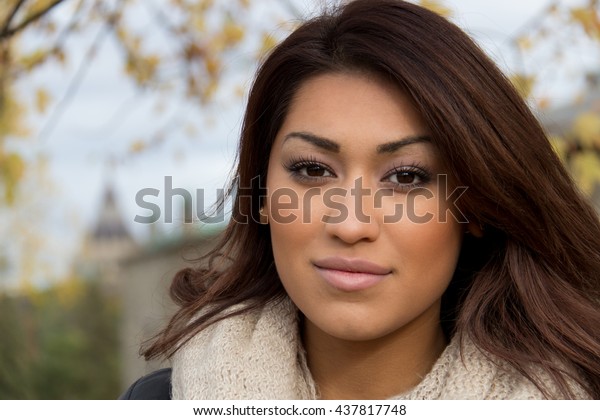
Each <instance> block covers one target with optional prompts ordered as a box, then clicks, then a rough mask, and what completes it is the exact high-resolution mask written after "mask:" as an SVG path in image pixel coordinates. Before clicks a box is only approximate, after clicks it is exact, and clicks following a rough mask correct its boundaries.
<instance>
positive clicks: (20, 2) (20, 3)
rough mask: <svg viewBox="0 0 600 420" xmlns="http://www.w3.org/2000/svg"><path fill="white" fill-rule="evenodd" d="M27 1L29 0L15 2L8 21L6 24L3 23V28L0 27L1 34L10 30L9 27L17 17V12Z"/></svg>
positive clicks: (7, 18)
mask: <svg viewBox="0 0 600 420" xmlns="http://www.w3.org/2000/svg"><path fill="white" fill-rule="evenodd" d="M25 1H27V0H18V1H17V4H15V6H14V7H13V9H12V10H11V11H10V13H9V14H8V16H7V17H6V21H4V25H2V29H0V34H1V33H4V32H6V31H7V30H8V28H9V27H10V24H11V23H12V20H13V19H14V18H15V15H16V14H17V12H18V11H19V9H20V8H21V6H23V4H25Z"/></svg>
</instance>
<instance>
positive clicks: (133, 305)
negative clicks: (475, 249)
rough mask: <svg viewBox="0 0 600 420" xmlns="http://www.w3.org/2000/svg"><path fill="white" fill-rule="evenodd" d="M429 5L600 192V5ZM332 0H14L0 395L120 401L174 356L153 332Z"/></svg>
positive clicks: (547, 0) (2, 169) (1, 12)
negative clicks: (248, 141) (273, 83)
mask: <svg viewBox="0 0 600 420" xmlns="http://www.w3.org/2000/svg"><path fill="white" fill-rule="evenodd" d="M415 2H416V3H420V4H422V5H424V6H425V7H428V8H431V9H433V10H435V11H436V12H438V13H440V14H443V15H445V16H448V17H449V18H450V19H452V20H453V21H454V22H455V23H457V24H458V25H459V26H461V27H462V28H463V29H465V30H466V31H467V32H468V33H469V34H470V35H471V36H472V37H473V38H474V39H475V40H476V41H477V42H478V43H479V44H480V45H481V46H482V47H483V48H484V49H485V50H486V52H488V53H489V54H490V55H491V56H492V58H493V59H494V60H495V61H496V62H497V63H498V65H499V66H500V67H501V68H502V69H503V70H504V71H505V72H506V74H507V75H508V76H509V77H510V78H511V80H512V81H513V83H515V85H516V86H517V87H518V89H519V90H520V92H521V94H522V95H523V96H524V97H525V98H526V99H527V101H528V102H529V104H530V105H531V107H532V109H533V110H534V111H535V113H536V114H537V115H539V118H540V119H541V121H542V123H543V124H544V126H545V127H546V129H547V131H548V133H549V135H550V137H551V139H552V142H553V144H554V146H555V148H556V151H557V153H558V154H559V155H560V156H561V158H562V159H563V160H564V162H565V164H566V165H567V166H568V168H569V169H570V170H571V173H572V175H573V177H574V178H575V179H576V181H577V182H578V184H579V185H580V187H581V189H582V190H583V191H584V192H585V193H586V194H588V195H589V196H590V197H591V198H592V200H594V202H595V203H597V204H598V203H600V188H599V187H598V181H600V1H598V0H579V1H577V0H564V1H560V0H556V1H551V0H529V1H527V2H524V1H517V0H504V1H502V2H482V1H477V0H445V1H433V0H422V1H415ZM329 3H331V2H326V1H319V0H143V1H142V0H138V1H135V0H102V1H101V0H2V2H1V3H0V238H1V240H0V337H1V338H0V398H2V399H112V398H116V397H117V396H118V395H119V394H120V393H121V392H122V391H123V390H124V389H125V388H126V387H127V386H128V385H129V384H130V383H131V382H132V381H134V380H135V379H137V378H138V377H139V376H140V375H143V374H144V373H145V372H149V371H151V370H153V369H155V368H157V367H159V366H161V365H160V363H156V362H155V363H146V362H144V361H143V360H142V359H140V358H139V357H138V350H139V346H140V344H141V342H142V341H143V340H144V339H147V338H149V337H150V336H151V335H152V334H153V333H155V332H156V331H157V330H158V329H159V328H160V327H161V326H163V325H164V323H165V322H166V321H167V320H168V318H169V315H170V314H171V313H172V311H173V306H172V305H171V303H170V302H169V299H168V298H167V292H166V290H167V288H168V284H169V282H170V279H171V278H172V276H173V274H174V273H175V272H176V271H178V270H179V269H181V268H183V267H185V266H186V265H189V264H192V262H191V260H192V259H193V258H194V257H197V256H198V255H199V254H201V253H203V252H205V251H206V250H208V249H210V247H211V245H212V244H213V243H214V239H215V237H216V235H218V234H219V232H220V231H221V230H222V229H223V226H224V224H225V223H226V222H227V217H228V215H227V209H226V208H225V209H224V211H217V212H216V213H210V209H211V205H212V204H213V203H214V202H215V200H216V199H217V198H218V196H219V195H220V194H221V193H222V188H223V187H224V185H225V184H226V181H227V177H228V174H229V172H230V170H231V168H232V165H233V164H234V161H235V150H236V146H237V138H238V134H239V130H240V123H241V119H242V114H243V109H244V104H245V95H246V92H247V90H248V88H249V86H250V84H251V81H252V76H253V73H254V71H255V69H256V66H257V64H258V63H259V60H260V58H261V57H262V56H263V55H264V54H265V53H266V52H267V51H268V50H269V49H270V48H272V46H273V45H274V44H275V43H276V42H277V41H279V40H281V39H282V38H283V37H284V36H285V35H286V34H288V33H289V32H290V31H291V30H292V29H293V28H294V27H295V25H297V23H298V22H299V21H300V20H301V19H304V18H307V17H310V16H312V15H314V14H315V13H318V12H319V11H320V10H322V9H323V7H326V5H327V4H329ZM207 215H211V219H206V216H207ZM200 219H202V220H200Z"/></svg>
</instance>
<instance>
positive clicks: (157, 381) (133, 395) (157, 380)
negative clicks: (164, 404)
mask: <svg viewBox="0 0 600 420" xmlns="http://www.w3.org/2000/svg"><path fill="white" fill-rule="evenodd" d="M119 399H120V400H170V399H171V368H165V369H160V370H157V371H154V372H152V373H149V374H148V375H146V376H143V377H141V378H140V379H138V380H137V381H135V382H134V383H133V384H132V385H131V386H130V387H129V388H128V389H127V391H125V392H124V393H123V394H122V395H121V396H120V397H119Z"/></svg>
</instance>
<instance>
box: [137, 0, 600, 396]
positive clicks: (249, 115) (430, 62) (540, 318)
mask: <svg viewBox="0 0 600 420" xmlns="http://www.w3.org/2000/svg"><path fill="white" fill-rule="evenodd" d="M238 157H239V164H238V167H237V171H236V173H235V175H236V177H235V183H233V185H232V188H231V191H232V194H233V197H234V205H233V215H232V220H231V223H230V224H229V227H228V229H227V230H226V232H225V234H224V237H223V239H222V241H221V242H220V243H219V244H218V246H217V247H216V249H215V250H214V251H213V252H212V254H210V255H209V256H208V260H207V262H208V268H202V269H195V270H194V269H185V270H182V271H181V272H179V273H178V274H177V276H176V277H175V279H174V281H173V284H172V287H171V294H172V297H173V298H174V299H175V300H176V301H177V302H178V303H179V305H180V306H181V308H180V310H179V311H178V312H177V314H176V315H175V316H174V317H173V319H172V320H171V322H170V323H169V325H168V326H167V328H166V329H165V330H164V331H163V332H162V333H161V334H160V335H159V336H157V337H156V339H155V340H154V341H153V342H152V343H151V345H150V346H149V347H147V348H146V349H145V351H144V352H143V354H144V356H145V357H146V358H155V357H159V356H163V357H168V358H170V359H171V361H172V364H173V373H172V379H171V382H172V396H173V397H174V398H206V399H246V398H247V399H260V398H266V399H278V398H285V399H294V398H327V399H350V398H357V399H370V398H376V399H383V398H395V397H396V398H477V399H484V398H590V397H591V398H600V356H599V355H600V334H599V325H600V310H599V302H600V296H599V295H600V284H599V278H600V226H599V223H598V218H597V215H596V213H595V212H594V210H593V209H592V207H591V206H590V205H589V204H588V203H586V201H585V200H584V198H582V196H581V195H580V194H579V193H578V191H577V188H576V187H575V185H574V184H573V182H572V180H571V178H570V177H569V175H568V174H567V172H566V171H565V169H564V168H563V166H562V165H561V163H560V162H559V160H558V158H557V157H556V155H555V154H554V152H553V150H552V148H551V146H550V145H549V143H548V140H547V138H546V137H545V135H544V132H543V130H542V128H541V127H540V125H539V124H538V122H537V121H536V120H535V118H534V117H533V116H532V114H531V112H530V111H529V110H528V108H527V106H526V104H525V103H524V102H523V100H522V99H521V98H520V97H519V95H518V93H517V92H516V91H515V89H514V88H513V87H512V86H511V84H510V83H509V82H508V81H507V79H506V78H505V77H504V76H503V75H502V74H501V72H500V71H499V70H498V69H497V68H496V66H495V65H494V64H493V63H492V62H491V61H490V60H489V59H488V58H487V57H486V56H485V55H484V54H483V53H482V52H481V50H480V49H479V48H478V47H477V46H476V45H475V44H474V43H473V42H472V41H471V40H470V39H469V38H468V37H467V36H466V35H465V34H464V33H463V32H462V31H461V30H459V29H458V28H457V27H456V26H454V25H453V24H451V23H449V22H448V21H446V20H445V19H443V18H441V17H439V16H438V15H436V14H434V13H432V12H430V11H427V10H425V9H423V8H421V7H419V6H416V5H414V4H410V3H406V2H403V1H398V0H357V1H353V2H350V3H349V4H347V5H345V6H343V7H341V8H340V9H339V10H337V11H335V12H334V13H330V14H324V15H323V16H320V17H317V18H315V19H313V20H311V21H309V22H306V23H305V24H303V25H302V26H300V27H299V28H298V29H297V30H296V31H294V32H293V33H292V34H291V35H290V36H289V37H288V38H287V39H286V40H285V41H283V42H282V43H281V44H280V45H279V46H278V47H276V48H275V49H274V50H273V51H272V53H271V54H270V55H269V57H268V58H267V59H266V60H265V61H264V63H263V64H262V65H261V67H260V69H259V71H258V74H257V76H256V79H255V82H254V84H253V87H252V90H251V92H250V96H249V101H248V106H247V111H246V115H245V119H244V124H243V129H242V136H241V142H240V148H239V155H238ZM225 261H227V263H225ZM206 266H207V265H206V264H205V265H204V267H206ZM130 397H131V389H130Z"/></svg>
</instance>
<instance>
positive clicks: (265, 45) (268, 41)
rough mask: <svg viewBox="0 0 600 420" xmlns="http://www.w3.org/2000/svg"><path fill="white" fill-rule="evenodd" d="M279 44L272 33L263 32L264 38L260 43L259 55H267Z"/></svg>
mask: <svg viewBox="0 0 600 420" xmlns="http://www.w3.org/2000/svg"><path fill="white" fill-rule="evenodd" d="M276 45H277V38H275V37H274V36H273V35H271V34H270V33H263V36H262V40H261V43H260V49H259V52H258V55H259V57H262V56H264V55H266V54H267V53H268V52H270V51H271V50H272V49H273V48H275V46H276Z"/></svg>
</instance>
